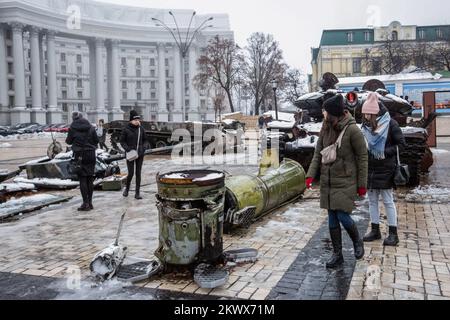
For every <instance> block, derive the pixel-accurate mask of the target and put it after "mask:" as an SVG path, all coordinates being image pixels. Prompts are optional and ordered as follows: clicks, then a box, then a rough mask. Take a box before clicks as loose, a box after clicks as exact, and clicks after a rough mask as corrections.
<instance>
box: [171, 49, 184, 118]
mask: <svg viewBox="0 0 450 320" xmlns="http://www.w3.org/2000/svg"><path fill="white" fill-rule="evenodd" d="M173 50H174V52H173V63H174V73H173V82H174V86H173V87H174V93H173V99H174V106H173V111H172V115H173V117H172V118H173V121H174V122H184V121H183V120H184V119H183V105H182V103H183V100H184V99H183V97H184V92H183V91H184V89H183V84H182V82H183V81H182V79H181V77H182V75H183V66H182V65H181V52H180V49H179V48H178V47H177V46H176V45H174V47H173Z"/></svg>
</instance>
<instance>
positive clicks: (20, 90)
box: [11, 23, 30, 125]
mask: <svg viewBox="0 0 450 320" xmlns="http://www.w3.org/2000/svg"><path fill="white" fill-rule="evenodd" d="M11 26H12V32H13V55H14V94H15V100H14V108H13V109H12V110H11V124H13V125H14V124H17V123H26V122H30V111H29V110H27V106H26V96H25V61H24V55H23V28H24V25H23V24H21V23H13V24H12V25H11Z"/></svg>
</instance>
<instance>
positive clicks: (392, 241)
mask: <svg viewBox="0 0 450 320" xmlns="http://www.w3.org/2000/svg"><path fill="white" fill-rule="evenodd" d="M398 243H399V239H398V235H397V227H389V236H388V237H387V238H386V239H384V242H383V245H385V246H391V247H396V246H397V245H398Z"/></svg>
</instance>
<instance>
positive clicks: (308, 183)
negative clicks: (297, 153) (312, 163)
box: [306, 178, 314, 189]
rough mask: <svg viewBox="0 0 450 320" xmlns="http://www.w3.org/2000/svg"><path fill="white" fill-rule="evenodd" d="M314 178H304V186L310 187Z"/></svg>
mask: <svg viewBox="0 0 450 320" xmlns="http://www.w3.org/2000/svg"><path fill="white" fill-rule="evenodd" d="M313 182H314V178H306V188H308V189H311V187H312V184H313Z"/></svg>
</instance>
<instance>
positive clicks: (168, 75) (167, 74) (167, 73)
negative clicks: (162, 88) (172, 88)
mask: <svg viewBox="0 0 450 320" xmlns="http://www.w3.org/2000/svg"><path fill="white" fill-rule="evenodd" d="M168 77H170V73H169V70H166V78H168Z"/></svg>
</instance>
